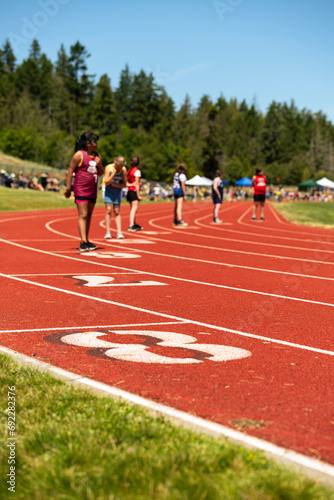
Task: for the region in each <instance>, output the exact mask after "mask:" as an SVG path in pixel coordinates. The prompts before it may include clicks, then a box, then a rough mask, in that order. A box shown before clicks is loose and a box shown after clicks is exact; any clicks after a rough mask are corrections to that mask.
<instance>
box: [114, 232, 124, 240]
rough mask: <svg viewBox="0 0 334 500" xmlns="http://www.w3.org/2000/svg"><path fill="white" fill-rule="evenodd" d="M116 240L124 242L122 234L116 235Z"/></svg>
mask: <svg viewBox="0 0 334 500" xmlns="http://www.w3.org/2000/svg"><path fill="white" fill-rule="evenodd" d="M116 239H117V240H124V236H123V234H122V233H117V236H116Z"/></svg>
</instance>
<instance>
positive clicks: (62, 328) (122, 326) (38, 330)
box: [0, 321, 185, 333]
mask: <svg viewBox="0 0 334 500" xmlns="http://www.w3.org/2000/svg"><path fill="white" fill-rule="evenodd" d="M184 324H185V322H184V321H166V322H159V323H134V324H129V325H94V326H60V327H59V328H55V327H53V328H30V329H28V330H0V333H31V332H53V331H56V332H58V331H59V330H64V331H66V330H80V331H81V330H92V329H95V328H99V329H102V328H103V329H106V328H133V327H137V326H160V325H161V326H164V325H184Z"/></svg>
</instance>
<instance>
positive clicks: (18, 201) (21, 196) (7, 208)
mask: <svg viewBox="0 0 334 500" xmlns="http://www.w3.org/2000/svg"><path fill="white" fill-rule="evenodd" d="M63 192H64V191H63ZM63 192H62V193H54V192H53V191H43V192H42V191H34V190H32V189H10V188H6V187H3V186H0V212H17V211H19V212H21V211H26V210H52V209H57V208H75V204H74V198H73V195H72V196H71V198H69V199H68V200H67V199H66V198H65V197H64V194H63ZM102 205H103V201H102V197H101V196H99V197H98V201H97V206H102Z"/></svg>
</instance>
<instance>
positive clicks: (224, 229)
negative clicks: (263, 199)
mask: <svg viewBox="0 0 334 500" xmlns="http://www.w3.org/2000/svg"><path fill="white" fill-rule="evenodd" d="M274 215H275V216H276V212H274ZM209 217H212V216H211V214H210V215H204V216H201V217H199V218H198V219H195V221H194V222H195V224H197V225H199V226H201V227H205V228H208V227H209V228H210V229H215V230H218V231H221V232H224V234H225V233H227V232H229V233H237V234H238V235H239V236H243V235H250V236H253V237H254V234H255V233H254V232H253V233H251V232H248V231H241V230H240V229H239V231H238V230H236V229H230V228H228V227H225V226H223V225H221V224H218V225H212V224H210V225H208V223H206V224H204V223H202V222H200V221H202V220H203V219H208V218H209ZM278 222H281V221H278ZM253 224H254V223H253ZM254 225H255V224H254ZM253 227H254V226H253ZM256 227H258V226H256ZM261 228H263V226H261ZM266 229H269V228H267V227H266ZM273 230H275V231H276V230H277V231H284V229H273ZM327 231H331V229H327ZM287 232H289V231H287ZM291 232H292V231H291ZM294 234H296V231H294ZM297 234H299V232H298V233H297ZM315 236H316V237H317V238H314V239H303V238H292V237H290V236H283V235H280V234H279V235H270V234H261V238H276V239H280V240H289V241H299V242H301V241H304V242H307V243H314V244H318V243H321V245H334V239H333V240H331V241H324V238H325V237H326V235H325V234H323V235H315ZM224 239H228V238H226V237H225V238H224ZM238 241H240V242H242V241H244V240H238ZM254 243H255V242H254Z"/></svg>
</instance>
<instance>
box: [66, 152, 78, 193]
mask: <svg viewBox="0 0 334 500" xmlns="http://www.w3.org/2000/svg"><path fill="white" fill-rule="evenodd" d="M81 161H82V153H81V152H80V151H77V152H76V153H74V155H73V156H72V160H71V163H70V166H69V168H68V171H67V178H66V191H65V194H64V196H65V198H69V197H70V196H71V186H72V177H73V174H74V172H75V169H76V168H77V167H78V166H79V164H80V162H81Z"/></svg>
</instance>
